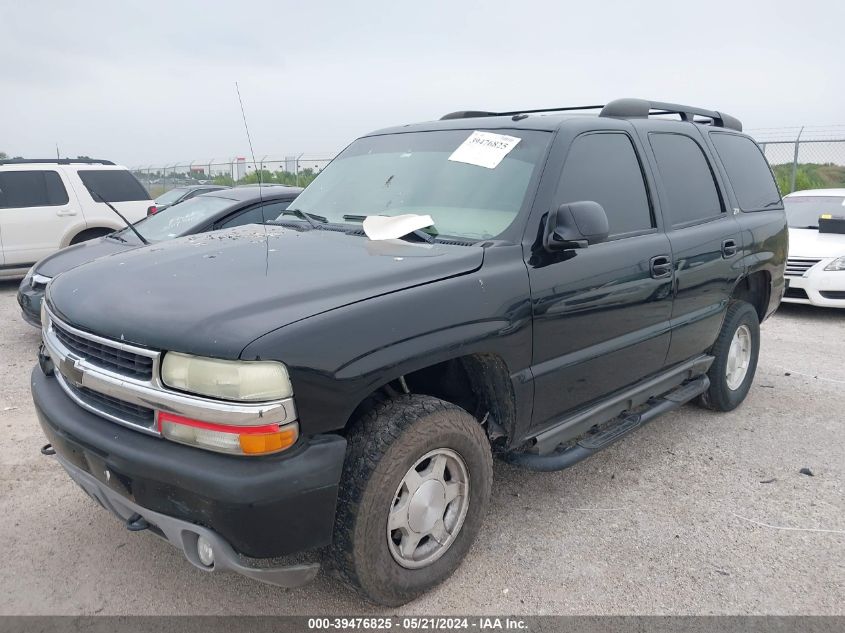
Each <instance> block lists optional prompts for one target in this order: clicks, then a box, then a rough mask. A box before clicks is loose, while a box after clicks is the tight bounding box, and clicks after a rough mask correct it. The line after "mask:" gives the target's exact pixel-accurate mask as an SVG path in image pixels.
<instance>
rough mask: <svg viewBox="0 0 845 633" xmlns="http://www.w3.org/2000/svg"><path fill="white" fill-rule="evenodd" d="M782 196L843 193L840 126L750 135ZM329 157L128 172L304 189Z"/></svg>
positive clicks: (844, 131)
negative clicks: (817, 191) (827, 191)
mask: <svg viewBox="0 0 845 633" xmlns="http://www.w3.org/2000/svg"><path fill="white" fill-rule="evenodd" d="M749 134H750V135H751V136H752V137H753V138H754V139H755V140H756V141H757V142H758V143H759V145H760V147H761V148H762V150H763V153H764V154H765V155H766V158H767V159H768V161H769V164H770V165H771V166H772V171H774V174H775V177H776V178H777V181H778V186H779V187H780V190H781V192H782V193H783V194H784V195H785V194H787V193H790V192H792V191H800V190H803V189H826V188H834V187H843V188H845V125H842V126H827V127H822V126H815V127H813V126H807V127H806V128H772V129H760V130H750V131H749ZM331 160H332V158H331V157H326V156H317V155H314V156H312V155H308V154H298V155H292V156H285V157H284V158H278V157H273V156H264V157H262V158H256V162H255V163H253V161H252V158H251V157H250V158H247V157H243V156H236V157H231V158H227V159H225V160H219V159H214V158H212V159H209V160H194V161H190V162H187V163H178V164H173V165H165V166H158V167H157V166H152V165H150V166H146V167H144V166H140V167H136V168H135V169H133V170H132V171H133V173H134V174H135V175H136V176H137V177H138V179H139V180H140V181H141V182H142V183H143V184H144V186H145V187H146V188H147V190H148V191H149V192H150V195H151V196H152V197H153V198H156V197H158V196H160V195H161V194H163V193H164V192H166V191H169V190H170V189H173V188H175V187H182V186H186V185H201V184H208V183H213V184H220V185H228V186H230V187H237V186H243V185H255V184H257V183H258V182H259V176H260V180H261V182H262V183H264V184H274V185H295V186H299V187H305V186H307V185H308V184H309V183H310V182H311V181H312V180H314V178H316V177H317V174H319V173H320V171H321V170H322V169H323V168H324V167H325V166H326V165H328V164H329V162H331Z"/></svg>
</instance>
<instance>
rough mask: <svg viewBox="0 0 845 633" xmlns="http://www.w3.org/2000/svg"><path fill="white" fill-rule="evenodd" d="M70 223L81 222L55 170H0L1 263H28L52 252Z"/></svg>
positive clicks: (23, 264)
mask: <svg viewBox="0 0 845 633" xmlns="http://www.w3.org/2000/svg"><path fill="white" fill-rule="evenodd" d="M74 223H80V224H82V217H81V214H80V213H79V210H78V205H77V204H76V200H75V199H74V198H73V196H72V195H70V194H69V192H68V189H67V187H66V182H65V180H64V179H63V175H62V173H61V172H60V171H59V170H57V169H20V168H6V169H4V170H2V171H0V231H2V234H3V253H4V259H5V261H4V263H3V265H4V266H5V267H8V268H20V267H23V266H29V265H31V264H34V263H35V262H37V261H38V260H40V259H41V258H43V257H46V256H47V255H49V254H50V253H53V252H54V251H56V250H57V249H58V248H59V247H60V246H61V244H60V242H61V239H62V236H63V235H65V233H66V232H67V231H68V230H69V229H70V228H71V227H72V226H73V224H74ZM83 226H84V225H83Z"/></svg>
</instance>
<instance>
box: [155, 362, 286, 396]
mask: <svg viewBox="0 0 845 633" xmlns="http://www.w3.org/2000/svg"><path fill="white" fill-rule="evenodd" d="M161 379H162V381H163V382H164V384H165V385H167V386H168V387H173V388H174V389H181V390H182V391H190V392H191V393H196V394H200V395H203V396H211V397H212V398H221V399H223V400H248V401H266V400H281V399H282V398H289V397H290V396H292V395H293V388H292V387H291V384H290V378H289V376H288V371H287V368H286V367H285V366H284V365H282V363H277V362H275V361H239V360H217V359H214V358H202V357H200V356H191V355H189V354H180V353H179V352H167V353H166V354H165V355H164V361H163V362H162V365H161Z"/></svg>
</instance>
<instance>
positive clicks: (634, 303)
mask: <svg viewBox="0 0 845 633" xmlns="http://www.w3.org/2000/svg"><path fill="white" fill-rule="evenodd" d="M617 125H619V126H620V127H622V128H623V129H621V130H606V131H590V132H586V133H583V134H581V135H579V136H577V137H576V138H575V139H574V140H573V141H572V144H571V146H570V148H569V151H568V154H567V156H566V161H565V163H564V165H563V169H562V171H561V172H560V179H559V182H558V184H557V187H556V189H555V193H554V196H553V198H554V199H553V201H552V202H551V204H552V205H554V207H556V206H558V205H560V204H564V203H568V202H576V201H582V200H591V201H594V202H598V203H599V204H600V205H602V207H603V208H604V210H605V212H606V214H607V216H608V222H609V226H610V238H609V240H608V241H607V242H604V243H601V244H593V245H590V246H588V247H586V248H580V249H572V250H569V251H564V252H562V253H554V254H551V253H548V252H545V251H544V250H543V249H542V245H541V244H540V245H537V244H535V245H534V246H533V247H532V249H531V252H530V257H529V259H528V262H527V263H528V269H529V278H530V282H531V294H532V303H533V319H534V328H533V331H534V342H533V359H534V360H533V365H532V371H533V375H534V384H535V398H534V402H535V405H534V416H533V424H534V426H535V427H544V426H547V425H550V424H552V423H554V422H555V421H557V420H558V419H560V418H561V417H563V416H564V415H566V414H567V413H568V412H571V411H574V410H576V409H578V408H581V407H583V406H584V405H587V404H588V403H590V402H592V401H595V400H597V399H599V398H601V397H602V396H604V395H606V394H608V393H611V392H614V391H617V390H619V389H621V388H624V387H626V386H628V385H631V384H633V383H635V382H637V381H638V380H640V379H642V378H643V377H645V376H647V375H649V374H653V373H656V372H658V371H660V370H661V369H662V367H663V366H664V361H665V358H666V353H667V350H668V348H669V329H670V328H669V320H670V316H671V312H672V279H673V277H672V271H671V266H668V265H666V264H669V262H670V261H671V249H670V245H669V239H668V238H667V237H666V235H665V234H664V233H663V232H662V231H661V230H660V224H659V222H658V220H659V218H658V217H656V216H657V214H656V213H655V210H654V208H653V206H652V204H651V200H652V199H653V196H652V194H651V187H650V186H649V184H648V183H649V182H650V180H647V179H646V176H645V170H644V169H643V161H642V160H641V159H640V157H639V154H640V149H639V144H638V142H637V141H636V140H635V138H633V137H632V135H631V134H629V131H628V130H627V129H625V128H627V127H630V126H629V124H622V123H618V124H617ZM564 142H565V141H564ZM544 221H545V215H544V216H543V218H542V219H539V221H538V226H536V230H537V232H538V234H539V233H540V231H541V230H542V226H543V224H544ZM661 264H664V265H662V266H661Z"/></svg>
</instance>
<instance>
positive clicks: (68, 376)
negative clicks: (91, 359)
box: [59, 357, 82, 387]
mask: <svg viewBox="0 0 845 633" xmlns="http://www.w3.org/2000/svg"><path fill="white" fill-rule="evenodd" d="M59 372H60V373H61V374H62V377H63V378H64V379H65V380H67V381H68V382H69V383H70V384H72V385H73V386H74V387H81V386H82V370H81V369H79V367H77V366H76V361H75V360H74V359H72V358H70V357H68V358H64V359H62V362H61V363H59Z"/></svg>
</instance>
